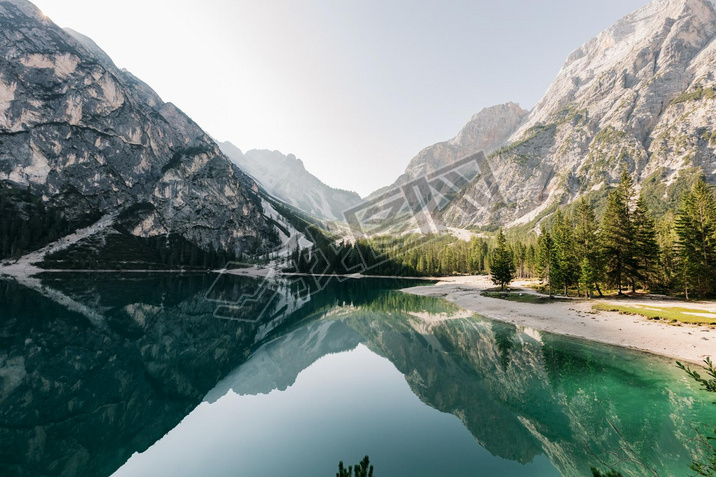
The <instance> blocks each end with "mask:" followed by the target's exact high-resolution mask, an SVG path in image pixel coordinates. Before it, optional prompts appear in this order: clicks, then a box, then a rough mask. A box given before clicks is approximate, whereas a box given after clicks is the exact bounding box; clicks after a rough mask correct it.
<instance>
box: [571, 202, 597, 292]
mask: <svg viewBox="0 0 716 477" xmlns="http://www.w3.org/2000/svg"><path fill="white" fill-rule="evenodd" d="M597 226H598V224H597V218H596V215H595V213H594V207H593V206H592V205H591V204H590V203H588V202H587V201H586V200H585V199H584V197H582V199H581V200H580V201H579V205H578V206H577V212H576V214H575V220H574V247H575V253H576V255H577V260H578V261H579V263H580V264H582V263H583V262H584V260H585V259H586V260H587V261H588V262H589V268H590V270H591V272H592V273H591V276H593V277H594V282H593V283H592V289H593V290H597V293H599V295H601V294H602V290H601V288H600V287H599V282H600V281H601V280H603V278H604V264H603V260H602V255H601V253H600V250H599V235H598V233H597ZM580 268H581V267H580Z"/></svg>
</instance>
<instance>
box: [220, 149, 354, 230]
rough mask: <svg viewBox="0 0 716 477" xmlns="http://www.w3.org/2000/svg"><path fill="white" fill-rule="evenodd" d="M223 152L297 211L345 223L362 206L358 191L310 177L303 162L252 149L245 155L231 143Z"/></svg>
mask: <svg viewBox="0 0 716 477" xmlns="http://www.w3.org/2000/svg"><path fill="white" fill-rule="evenodd" d="M219 145H220V146H221V150H222V151H223V152H224V154H226V155H227V156H228V157H229V158H230V159H231V160H232V161H234V164H236V165H237V166H239V168H241V170H243V171H245V172H246V173H247V174H249V175H251V177H253V178H254V179H256V181H258V183H259V184H260V185H261V186H262V187H264V188H265V189H266V191H267V192H268V193H269V194H271V195H273V196H275V197H276V198H278V199H280V200H282V201H284V202H286V203H287V204H290V205H292V206H294V207H296V208H297V209H299V210H301V211H303V212H306V213H308V214H311V215H314V216H316V217H318V218H319V219H323V220H343V212H344V211H346V210H348V209H350V208H351V207H353V206H355V205H357V204H358V203H360V201H361V198H360V196H359V195H358V194H356V193H355V192H350V191H346V190H341V189H334V188H332V187H330V186H328V185H326V184H324V183H323V182H321V181H320V180H319V179H318V178H317V177H316V176H314V175H313V174H311V173H310V172H308V171H307V170H306V168H305V167H304V166H303V161H301V160H300V159H297V158H296V156H294V155H293V154H289V155H288V156H286V155H284V154H282V153H280V152H279V151H267V150H251V151H248V152H246V153H245V154H244V153H242V152H241V150H240V149H239V148H238V147H236V146H234V145H233V144H231V143H230V142H223V143H220V144H219Z"/></svg>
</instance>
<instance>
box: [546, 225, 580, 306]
mask: <svg viewBox="0 0 716 477" xmlns="http://www.w3.org/2000/svg"><path fill="white" fill-rule="evenodd" d="M552 237H553V239H554V253H555V259H556V260H557V263H558V264H559V267H558V269H559V271H560V274H559V278H560V282H561V283H560V285H561V286H562V287H563V288H564V294H565V296H567V295H569V287H570V286H572V285H575V284H576V283H577V281H578V280H579V270H580V269H579V261H578V260H577V255H576V252H575V243H574V236H573V233H572V224H570V223H569V221H568V220H567V219H566V218H565V217H564V216H563V215H562V212H561V211H558V212H557V217H556V219H555V223H554V228H553V232H552Z"/></svg>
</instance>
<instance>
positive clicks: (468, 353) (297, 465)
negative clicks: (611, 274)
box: [0, 274, 716, 477]
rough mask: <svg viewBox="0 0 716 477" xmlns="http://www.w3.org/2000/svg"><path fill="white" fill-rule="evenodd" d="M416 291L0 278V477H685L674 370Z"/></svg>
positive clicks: (704, 405)
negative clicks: (364, 468)
mask: <svg viewBox="0 0 716 477" xmlns="http://www.w3.org/2000/svg"><path fill="white" fill-rule="evenodd" d="M415 284H416V283H415V282H401V281H395V280H355V281H346V282H342V283H338V282H331V283H315V282H312V281H310V280H308V279H302V280H293V281H272V282H261V281H255V280H250V279H245V278H238V277H232V276H228V275H222V276H219V277H218V279H217V275H182V276H179V275H137V274H135V275H127V274H116V275H107V274H83V275H80V274H62V275H46V276H43V277H42V278H41V279H37V280H30V281H26V282H23V283H18V282H15V281H0V343H1V345H2V346H0V475H13V476H14V475H17V476H40V475H48V476H55V475H57V476H110V475H116V476H120V477H129V476H132V477H134V476H200V475H201V476H217V477H219V476H221V477H223V476H252V477H255V476H259V477H260V476H278V475H293V476H310V477H320V476H327V477H330V476H332V475H335V472H336V468H337V463H338V461H339V460H343V461H345V462H346V463H347V464H353V463H355V462H357V461H358V460H360V458H361V457H362V456H363V455H365V454H368V455H370V457H371V461H372V462H373V463H374V464H375V466H376V475H377V476H378V477H390V476H395V477H398V476H405V475H410V476H418V477H421V476H425V477H427V476H436V477H438V476H440V477H442V476H502V475H505V476H507V475H509V476H559V475H565V476H580V475H590V474H589V467H590V466H592V465H598V464H599V462H600V461H606V462H612V463H614V462H617V461H624V460H626V461H640V462H641V464H639V465H637V464H630V463H628V462H627V463H622V464H620V468H621V469H624V470H630V469H631V470H634V471H636V472H639V473H640V474H644V473H645V472H643V469H644V468H645V467H646V466H648V467H649V468H651V469H653V470H654V471H655V472H657V473H658V475H662V476H672V475H673V476H682V475H683V476H686V475H690V471H689V470H688V464H689V462H690V461H691V458H692V456H693V455H698V452H699V450H698V446H697V445H696V444H695V443H694V441H693V438H694V437H695V435H696V431H695V430H694V426H695V425H697V424H698V423H708V424H711V427H713V423H716V406H714V405H712V404H710V403H711V401H713V398H712V397H710V396H707V395H705V394H704V393H702V392H700V391H698V390H697V389H695V387H694V386H692V385H691V384H690V383H689V382H688V381H687V380H686V379H684V377H683V375H682V373H680V372H679V371H678V370H677V369H676V368H675V366H674V363H673V362H672V361H670V360H666V359H661V358H657V357H654V356H650V355H645V354H641V353H634V352H629V351H626V350H622V349H618V348H614V347H609V346H604V345H596V344H593V343H588V342H583V341H579V340H572V339H566V338H561V337H557V336H554V335H549V334H542V333H539V332H537V331H535V330H531V329H520V328H516V327H514V326H510V325H506V324H502V323H498V322H493V321H491V320H487V319H484V318H481V317H479V316H474V315H471V314H467V313H465V312H462V311H460V310H459V309H457V308H456V307H454V306H452V305H451V304H449V303H447V302H445V301H442V300H437V299H432V298H425V297H415V296H411V295H405V294H402V293H400V292H399V291H397V290H399V289H400V288H403V287H406V286H411V285H415ZM615 429H616V430H618V431H619V433H617V432H616V431H615ZM620 434H621V437H620Z"/></svg>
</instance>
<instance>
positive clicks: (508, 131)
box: [371, 103, 529, 197]
mask: <svg viewBox="0 0 716 477" xmlns="http://www.w3.org/2000/svg"><path fill="white" fill-rule="evenodd" d="M528 113H529V112H528V111H525V110H524V109H522V108H521V107H520V106H519V105H518V104H515V103H507V104H501V105H499V106H493V107H491V108H485V109H483V110H482V111H480V112H479V113H477V114H475V115H474V116H473V117H472V119H470V122H468V123H467V124H466V125H465V126H464V127H463V128H462V130H461V131H460V132H459V133H458V134H457V136H455V137H454V138H452V139H450V140H449V141H444V142H439V143H437V144H433V145H432V146H429V147H426V148H425V149H423V150H422V151H420V152H419V153H418V155H417V156H415V157H414V158H413V159H412V160H411V161H410V163H409V164H408V167H407V168H406V169H405V173H404V174H403V175H402V176H400V177H399V178H398V180H396V181H395V183H394V184H393V186H391V187H396V186H401V185H403V184H405V183H407V182H409V181H411V180H413V179H416V178H418V177H421V176H424V175H426V174H430V173H431V172H433V171H435V170H438V169H442V168H443V167H445V166H449V165H450V164H452V163H454V162H455V161H457V160H459V159H462V158H464V157H465V156H469V155H471V154H474V153H476V152H480V151H483V152H484V153H485V154H489V153H491V152H493V151H494V150H496V149H497V148H499V147H501V146H503V145H504V144H505V143H506V142H507V140H508V139H509V138H510V136H511V135H512V134H513V133H514V132H515V130H517V128H518V127H519V126H520V124H521V123H522V122H523V121H524V119H525V118H526V117H527V114H528ZM475 172H476V171H475ZM385 190H386V189H381V190H380V191H377V192H374V193H373V194H372V195H371V196H372V197H375V196H377V195H379V193H380V192H383V191H385Z"/></svg>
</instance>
